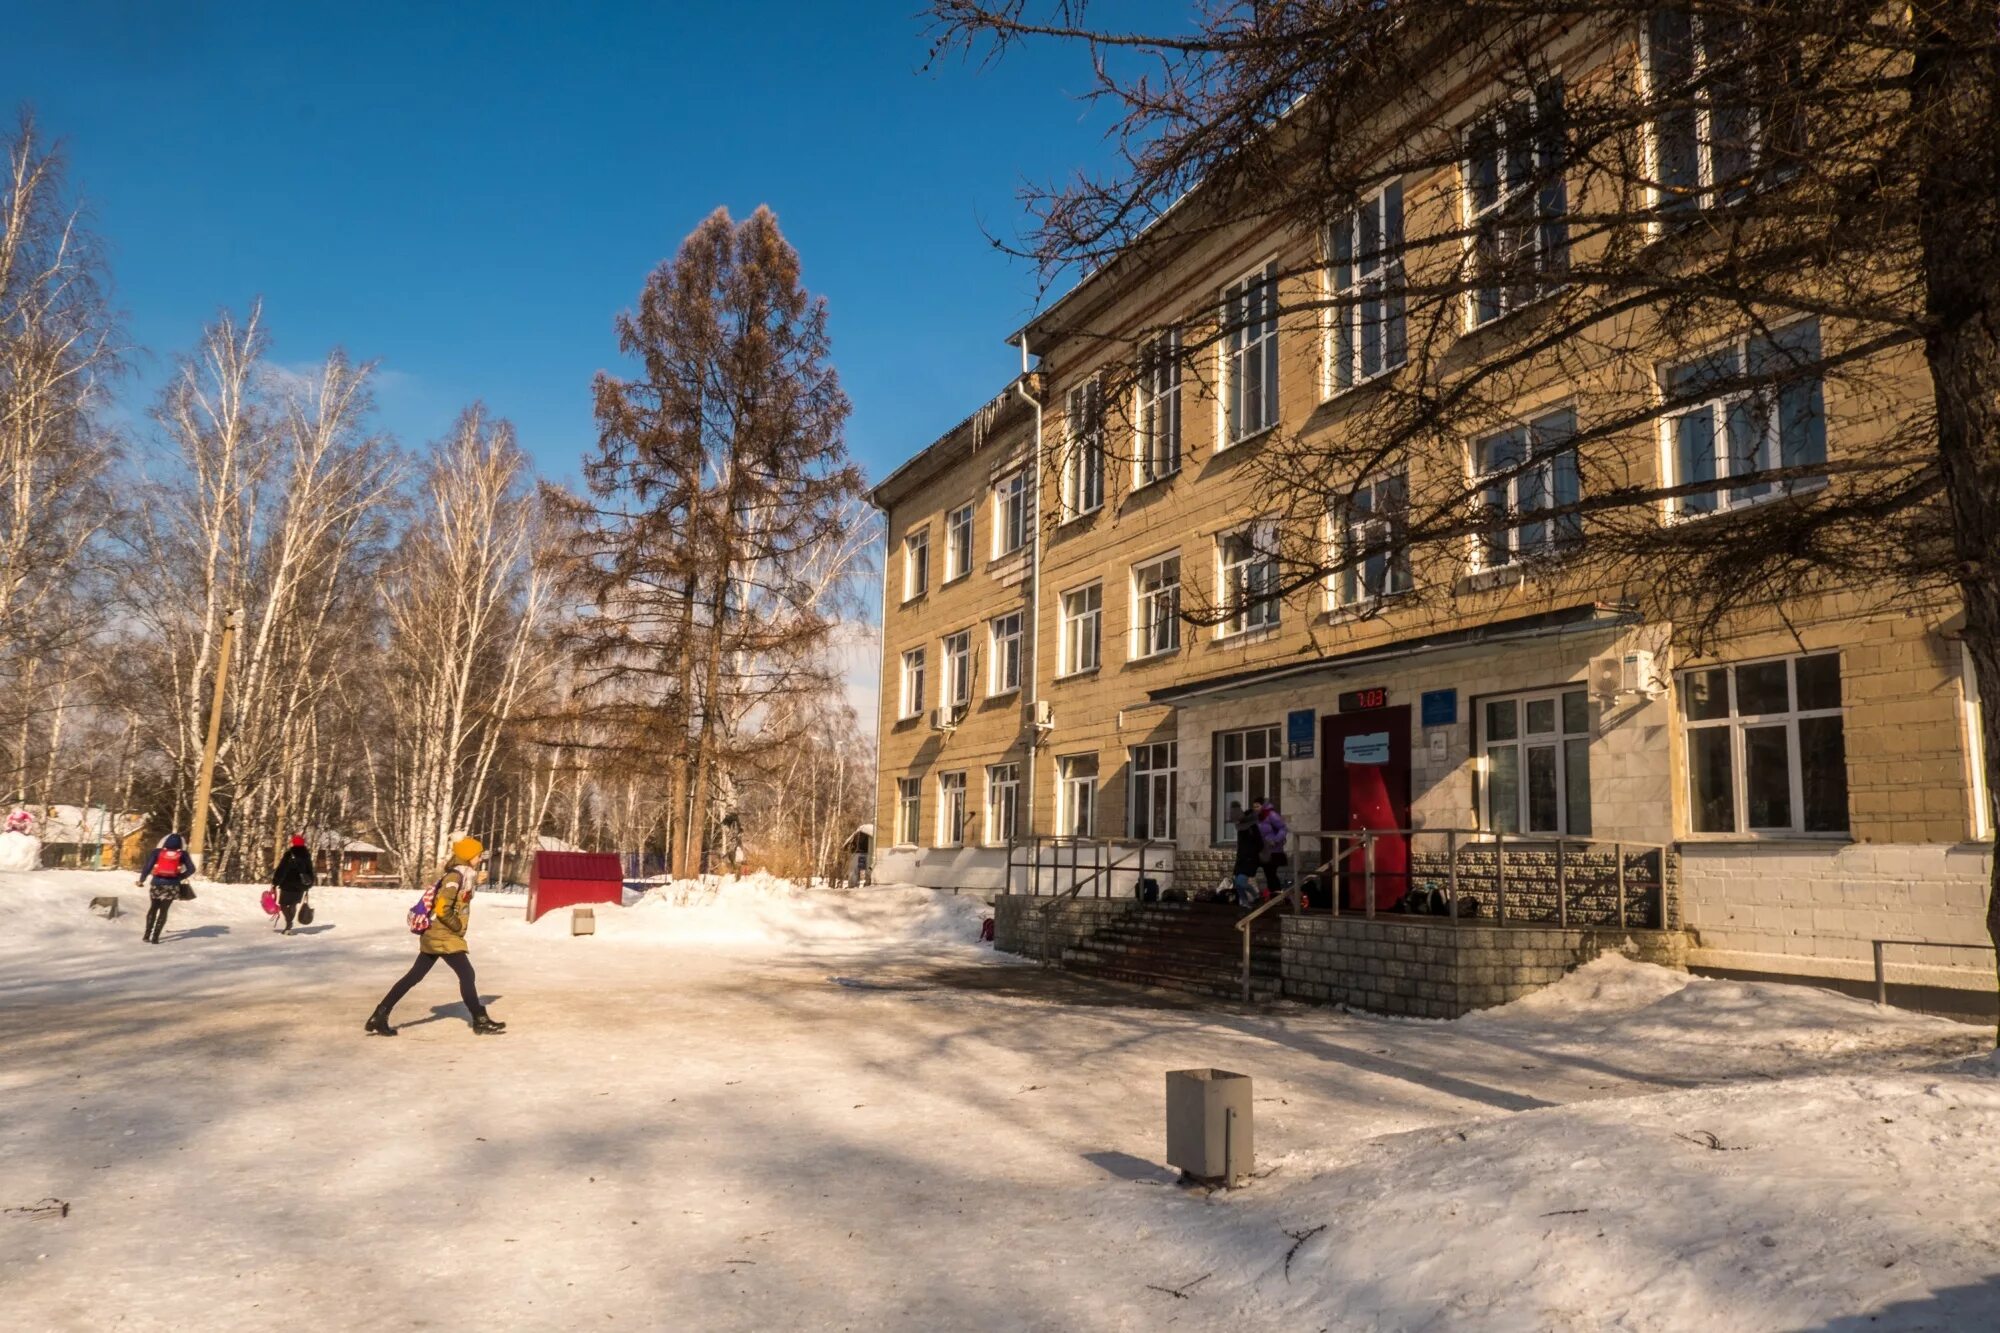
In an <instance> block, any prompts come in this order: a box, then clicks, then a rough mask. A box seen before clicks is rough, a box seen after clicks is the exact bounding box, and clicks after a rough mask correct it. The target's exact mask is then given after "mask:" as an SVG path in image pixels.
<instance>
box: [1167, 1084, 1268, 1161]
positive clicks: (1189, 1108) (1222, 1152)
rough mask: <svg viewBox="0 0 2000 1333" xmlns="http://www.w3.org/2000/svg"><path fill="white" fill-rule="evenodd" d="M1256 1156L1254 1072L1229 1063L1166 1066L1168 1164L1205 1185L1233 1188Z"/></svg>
mask: <svg viewBox="0 0 2000 1333" xmlns="http://www.w3.org/2000/svg"><path fill="white" fill-rule="evenodd" d="M1255 1161H1256V1139H1255V1135H1254V1134H1253V1132H1252V1129H1251V1122H1250V1076H1249V1075H1248V1074H1232V1073H1230V1072H1229V1071H1228V1070H1226V1069H1171V1070H1168V1071H1167V1164H1168V1165H1169V1166H1177V1167H1179V1168H1180V1169H1181V1171H1182V1172H1183V1173H1184V1174H1185V1175H1186V1176H1187V1177H1189V1178H1190V1179H1192V1180H1195V1181H1198V1182H1200V1183H1201V1184H1204V1185H1221V1186H1222V1187H1223V1188H1225V1189H1227V1188H1232V1187H1234V1186H1235V1185H1236V1184H1238V1183H1239V1182H1241V1181H1243V1180H1246V1179H1248V1178H1249V1175H1250V1172H1251V1169H1252V1168H1253V1166H1254V1164H1255Z"/></svg>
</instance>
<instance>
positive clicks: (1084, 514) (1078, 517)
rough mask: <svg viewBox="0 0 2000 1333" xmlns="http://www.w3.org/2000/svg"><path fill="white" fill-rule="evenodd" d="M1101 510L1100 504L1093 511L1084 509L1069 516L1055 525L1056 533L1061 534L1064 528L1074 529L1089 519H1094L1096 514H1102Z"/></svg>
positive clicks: (1102, 507)
mask: <svg viewBox="0 0 2000 1333" xmlns="http://www.w3.org/2000/svg"><path fill="white" fill-rule="evenodd" d="M1103 510H1104V506H1103V505H1101V504H1100V505H1098V506H1097V507H1096V508H1095V509H1084V510H1080V511H1078V512H1077V513H1074V514H1071V515H1069V516H1068V517H1067V518H1065V519H1063V520H1062V521H1061V522H1060V523H1058V524H1056V531H1057V532H1061V531H1062V530H1063V529H1064V528H1074V527H1077V526H1079V525H1080V524H1083V523H1086V522H1088V521H1090V520H1091V519H1093V518H1096V517H1097V516H1098V514H1100V513H1102V512H1103Z"/></svg>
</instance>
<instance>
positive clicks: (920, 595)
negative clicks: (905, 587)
mask: <svg viewBox="0 0 2000 1333" xmlns="http://www.w3.org/2000/svg"><path fill="white" fill-rule="evenodd" d="M928 596H930V589H929V588H926V589H924V590H923V591H922V592H913V593H906V594H904V596H903V600H902V601H900V602H898V603H896V605H897V606H914V605H916V604H917V603H918V602H921V601H923V600H924V598H926V597H928Z"/></svg>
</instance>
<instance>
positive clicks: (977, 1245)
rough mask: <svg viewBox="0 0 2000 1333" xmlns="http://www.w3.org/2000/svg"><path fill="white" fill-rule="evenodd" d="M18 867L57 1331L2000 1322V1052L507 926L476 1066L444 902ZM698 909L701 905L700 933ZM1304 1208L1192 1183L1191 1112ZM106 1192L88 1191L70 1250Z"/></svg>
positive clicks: (758, 896)
mask: <svg viewBox="0 0 2000 1333" xmlns="http://www.w3.org/2000/svg"><path fill="white" fill-rule="evenodd" d="M96 893H119V894H121V895H123V896H124V898H125V899H126V907H127V909H128V912H129V911H130V910H131V909H132V908H134V907H135V906H138V907H141V908H142V904H141V903H140V897H139V895H135V894H134V893H133V892H132V890H131V885H130V882H129V880H126V879H123V878H122V877H118V876H106V875H89V874H81V873H78V874H57V873H42V874H36V875H0V923H4V925H0V930H4V934H0V1208H4V1209H8V1210H10V1211H7V1212H4V1213H0V1326H4V1327H6V1328H9V1329H17V1328H18V1329H23V1330H28V1329H45V1328H47V1329H79V1330H82V1329H91V1330H96V1329H104V1328H113V1327H116V1328H141V1329H144V1328H158V1329H194V1328H200V1329H204V1330H226V1329H251V1328H256V1329H263V1328H296V1327H322V1328H329V1329H404V1328H437V1329H458V1328H466V1329H475V1328H476V1329H482V1330H489V1331H491V1330H515V1329H580V1328H689V1329H694V1328H699V1329H704V1330H706V1329H773V1328H811V1329H820V1328H826V1329H842V1328H853V1329H866V1330H870V1331H871V1333H873V1331H874V1330H885V1329H897V1330H900V1329H911V1330H917V1329H923V1330H933V1329H951V1328H967V1329H1128V1328H1129V1329H1153V1328H1169V1327H1170V1328H1187V1329H1209V1328H1215V1329H1223V1328H1228V1329H1247V1328H1273V1329H1287V1330H1290V1329H1307V1330H1309V1329H1319V1328H1329V1329H1347V1328H1362V1329H1406V1328H1407V1329H1452V1328H1481V1329H1544V1328H1565V1329H1567V1328H1574V1329H1598V1328H1647V1329H1652V1328H1659V1329H1669V1328H1671V1329H1682V1328H1684V1329H1701V1330H1718V1329H1807V1328H1823V1329H1837V1330H1847V1329H1862V1328H1868V1329H1892V1328H1947V1327H1991V1326H1994V1325H1995V1324H1996V1322H2000V1276H1996V1274H2000V1257H1996V1256H2000V1247H1996V1241H2000V1221H1996V1219H2000V1077H1996V1075H2000V1069H1996V1067H1995V1066H1994V1064H1993V1063H1992V1062H1991V1061H1990V1060H1988V1059H1987V1058H1985V1057H1984V1056H1983V1055H1981V1054H1979V1052H1981V1051H1982V1050H1983V1048H1984V1047H1985V1046H1986V1045H1987V1042H1986V1039H1985V1035H1984V1034H1983V1033H1981V1032H1980V1031H1977V1030H1973V1029H1968V1028H1964V1027H1959V1026H1956V1025H1952V1024H1948V1023H1943V1022H1938V1021H1933V1020H1928V1019H1921V1018H1915V1017H1911V1016H1908V1015H1896V1014H1890V1015H1878V1014H1877V1013H1876V1012H1875V1011H1874V1010H1873V1008H1872V1007H1871V1006H1867V1005H1861V1004H1856V1003H1853V1002H1850V1001H1847V1000H1843V999H1840V998H1838V997H1833V996H1828V995H1823V994H1818V993H1815V992H1811V991H1805V990H1799V989H1792V988H1781V987H1758V986H1736V985H1726V984H1722V983H1713V982H1695V983H1693V984H1689V983H1688V981H1687V979H1686V978H1683V977H1677V976H1674V975H1672V974H1668V973H1665V972H1662V971H1660V970H1658V969H1652V968H1644V967H1638V966H1634V965H1629V964H1623V963H1621V962H1617V961H1615V960H1611V961H1606V962H1603V963H1600V964H1597V965H1593V966H1592V967H1590V968H1587V969H1584V970H1583V971H1582V972H1581V973H1579V974H1578V975H1577V976H1576V977H1573V978H1571V979H1570V980H1569V981H1567V982H1565V983H1564V984H1563V985H1562V986H1560V987H1557V988H1555V989H1554V990H1552V991H1549V992H1545V993H1544V994H1543V995H1541V996H1538V997H1535V998H1533V999H1531V1000H1529V1001H1526V1002H1523V1003H1521V1004H1518V1005H1515V1006H1511V1007H1510V1008H1509V1009H1506V1010H1501V1011H1496V1012H1494V1013H1490V1014H1485V1015H1477V1016H1474V1017H1472V1018H1469V1019H1465V1020H1461V1021H1459V1022H1456V1023H1417V1022H1401V1021H1393V1020H1382V1019H1370V1018H1362V1017H1356V1016H1349V1015H1343V1014H1339V1013H1335V1012H1331V1011H1326V1010H1315V1009H1308V1008H1297V1007H1287V1008H1284V1009H1281V1010H1279V1011H1276V1012H1274V1013H1268V1014H1255V1013H1248V1012H1242V1013H1238V1012H1229V1011H1219V1010H1201V1009H1195V1008H1189V1007H1185V1006H1183V1005H1178V1004H1161V1005H1158V1006H1155V1005H1150V1004H1148V1003H1146V1002H1145V1001H1144V1000H1143V999H1141V998H1140V997H1135V996H1133V995H1132V994H1131V993H1130V992H1122V991H1116V990H1109V989H1106V988H1102V987H1092V986H1088V985H1084V984H1081V983H1078V982H1075V981H1073V980H1070V979H1066V978H1063V977H1061V976H1059V975H1053V976H1052V975H1050V974H1045V973H1042V972H1041V971H1039V970H1038V969H1034V968H1031V967H1027V966H1024V965H1021V964H1019V963H1018V962H1013V961H1010V960H1006V959H1004V958H996V957H995V956H994V955H992V954H991V953H990V952H988V951H985V950H982V949H980V948H978V947H977V946H974V945H970V944H966V943H961V942H959V941H964V940H969V939H970V938H971V937H972V935H973V934H974V933H975V928H976V922H977V910H976V906H975V905H973V904H969V903H952V902H949V901H930V900H919V899H916V898H913V897H911V896H909V895H902V894H890V895H871V896H868V897H844V896H840V895H827V894H821V895H812V896H801V895H799V894H797V893H796V892H792V891H788V890H786V889H784V888H782V887H780V886H768V885H767V886H764V887H762V888H757V887H750V888H744V889H738V890H731V891H730V892H728V893H725V894H724V895H723V900H722V901H721V902H720V903H716V904H710V905H706V906H704V905H701V904H700V903H699V902H697V901H689V900H688V899H689V898H690V897H691V895H673V894H661V895H654V896H653V898H651V899H649V900H648V901H646V902H644V903H641V904H640V905H637V906H634V907H631V908H626V909H622V910H621V909H599V917H600V931H601V933H600V934H599V935H597V936H595V937H591V938H581V939H571V938H570V937H569V936H568V935H567V933H566V932H567V914H566V913H564V914H561V916H560V918H559V919H558V918H550V919H545V920H544V921H543V922H541V923H538V924H537V925H535V926H532V927H530V926H527V925H525V924H524V923H523V922H522V921H521V919H520V902H519V900H518V899H513V900H508V899H506V898H503V897H501V896H498V895H487V896H484V897H482V898H481V899H480V901H479V903H478V906H477V908H476V909H475V911H476V915H475V920H474V924H473V931H472V941H473V952H474V957H475V959H476V960H477V963H478V967H479V978H480V983H481V990H482V992H483V993H484V995H485V996H486V997H487V999H488V1002H489V1003H490V1005H491V1006H492V1009H493V1012H494V1013H495V1015H496V1016H498V1017H501V1018H504V1019H505V1020H507V1021H508V1022H509V1023H510V1024H511V1025H512V1027H511V1030H510V1031H509V1032H508V1033H507V1034H506V1035H504V1036H501V1037H490V1038H476V1037H474V1036H473V1035H472V1034H471V1032H470V1031H469V1030H468V1028H467V1026H466V1024H465V1022H464V1017H463V1013H462V1011H461V1010H460V1009H459V1007H458V1004H457V996H456V992H455V989H454V987H453V986H452V985H451V984H450V981H449V974H448V973H446V972H445V971H444V970H443V969H438V970H437V971H436V972H434V973H433V974H432V976H431V977H430V978H429V979H427V980H426V981H425V983H424V984H423V985H422V986H421V987H419V988H418V989H417V990H416V991H415V992H413V993H412V994H411V996H410V998H409V999H408V1000H407V1001H405V1003H404V1005H403V1007H402V1008H401V1009H400V1010H399V1011H398V1014H397V1017H398V1019H399V1020H400V1021H401V1023H402V1024H403V1029H402V1035H400V1036H398V1037H396V1038H394V1039H385V1038H365V1037H364V1036H363V1035H362V1033H361V1031H360V1026H361V1020H362V1018H363V1017H364V1016H365V1015H366V1014H367V1012H368V1010H369V1008H370V1007H371V1006H372V1005H373V1003H374V1001H375V999H376V998H377V997H378V996H379V994H380V993H381V991H382V990H383V989H384V988H386V987H387V985H388V984H389V982H390V981H392V980H393V979H394V978H395V977H396V975H398V974H399V973H400V972H401V971H402V969H403V968H404V966H406V964H407V962H408V960H409V957H410V955H411V954H412V952H413V948H412V942H411V939H410V937H409V935H408V934H407V933H406V932H405V931H404V930H403V928H402V923H401V914H402V911H403V908H404V907H405V906H406V905H407V904H406V903H405V902H404V901H403V897H404V896H403V895H401V894H396V893H380V892H375V893H371V892H367V891H327V890H322V891H320V892H318V893H316V894H315V899H316V901H317V902H318V904H319V907H320V918H319V923H318V924H316V925H315V926H313V927H311V928H309V929H308V930H304V931H301V933H299V934H298V935H295V936H293V937H291V938H280V937H277V936H273V935H272V934H271V933H270V932H269V931H268V930H267V929H266V928H265V925H264V921H263V918H262V916H261V914H260V913H259V912H258V911H257V909H256V907H255V897H256V894H255V891H254V890H251V889H236V888H218V887H207V888H203V889H202V891H201V893H202V896H201V898H200V899H199V900H198V901H197V902H195V903H189V904H181V905H179V906H178V907H176V909H175V913H174V917H173V919H172V922H171V924H170V927H169V930H168V935H167V942H166V943H164V944H162V945H160V946H157V947H153V946H146V945H143V944H141V943H140V942H139V938H138V936H139V918H138V917H137V916H136V915H127V916H125V917H123V918H122V919H120V920H118V921H112V922H107V921H101V920H98V919H96V918H93V917H91V916H89V915H88V913H87V911H86V904H87V901H88V899H89V897H90V896H91V895H92V894H96ZM692 897H696V898H698V897H699V895H692ZM1199 1065H1218V1066H1223V1067H1227V1068H1231V1069H1236V1070H1240V1071H1243V1072H1245V1073H1249V1074H1251V1075H1253V1076H1254V1077H1255V1078H1256V1080H1257V1084H1256V1093H1257V1103H1256V1116H1257V1125H1256V1131H1257V1143H1258V1152H1259V1167H1260V1170H1261V1171H1262V1172H1263V1174H1262V1175H1261V1178H1260V1179H1259V1180H1258V1181H1256V1182H1255V1183H1254V1184H1253V1185H1252V1186H1251V1187H1250V1188H1248V1189H1244V1190H1239V1191H1236V1192H1234V1193H1231V1194H1216V1195H1213V1196H1210V1195H1205V1194H1203V1193H1201V1192H1198V1191H1192V1192H1191V1191H1186V1190H1183V1189H1180V1188H1178V1187H1176V1186H1175V1185H1173V1184H1171V1183H1169V1181H1170V1173H1168V1172H1167V1171H1166V1170H1165V1169H1164V1168H1163V1167H1162V1166H1161V1165H1160V1157H1161V1154H1162V1151H1163V1145H1162V1129H1161V1123H1162V1109H1161V1107H1162V1077H1161V1076H1162V1073H1163V1071H1165V1070H1167V1069H1171V1068H1181V1067H1189V1066H1199ZM60 1203H67V1205H68V1211H67V1213H66V1215H65V1214H64V1213H63V1212H62V1211H61V1209H60Z"/></svg>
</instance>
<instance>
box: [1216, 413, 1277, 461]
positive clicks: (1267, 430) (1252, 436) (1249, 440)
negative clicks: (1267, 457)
mask: <svg viewBox="0 0 2000 1333" xmlns="http://www.w3.org/2000/svg"><path fill="white" fill-rule="evenodd" d="M1277 429H1278V423H1277V422H1275V421H1273V422H1272V423H1271V424H1270V425H1268V426H1259V427H1258V428H1257V429H1256V430H1253V431H1251V432H1250V433H1249V434H1248V435H1242V436H1239V437H1237V438H1236V439H1233V440H1224V441H1223V442H1222V445H1221V447H1220V448H1218V449H1217V450H1216V451H1215V454H1216V457H1218V458H1220V457H1221V456H1222V455H1224V454H1227V453H1231V452H1233V451H1235V450H1237V449H1241V448H1242V447H1243V446H1245V445H1247V444H1255V443H1257V441H1259V440H1261V439H1263V438H1264V437H1265V436H1266V435H1270V434H1273V433H1275V432H1276V431H1277Z"/></svg>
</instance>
